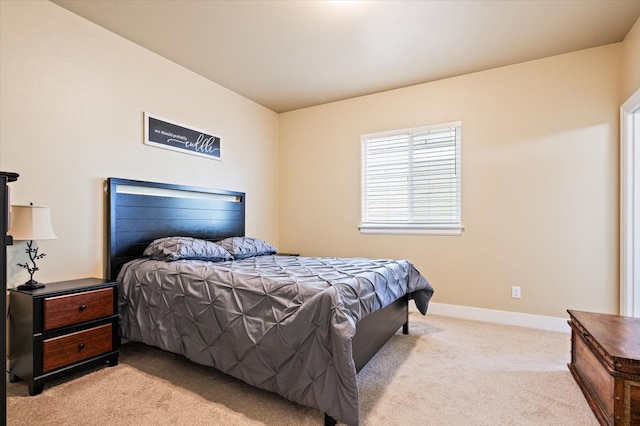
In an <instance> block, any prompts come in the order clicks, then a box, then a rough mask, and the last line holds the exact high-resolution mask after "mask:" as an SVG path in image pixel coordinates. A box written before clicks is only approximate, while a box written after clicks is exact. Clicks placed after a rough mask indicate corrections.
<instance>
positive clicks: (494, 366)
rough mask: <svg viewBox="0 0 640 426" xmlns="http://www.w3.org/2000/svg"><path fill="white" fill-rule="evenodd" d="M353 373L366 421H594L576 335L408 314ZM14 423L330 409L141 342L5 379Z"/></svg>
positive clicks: (242, 417) (190, 418)
mask: <svg viewBox="0 0 640 426" xmlns="http://www.w3.org/2000/svg"><path fill="white" fill-rule="evenodd" d="M410 324H411V330H410V331H411V334H410V335H409V336H403V335H401V334H397V335H396V336H394V337H393V338H392V339H391V340H390V341H389V343H387V345H385V347H384V348H382V350H381V351H380V352H379V353H378V354H377V355H376V356H375V357H374V358H373V359H372V360H371V361H370V362H369V364H368V365H367V366H366V367H365V368H364V369H363V370H362V371H361V372H360V374H359V375H358V384H359V387H360V423H361V425H365V426H369V425H372V426H373V425H403V426H404V425H456V426H457V425H491V426H495V425H554V426H556V425H580V426H589V425H594V426H597V425H598V422H597V421H596V419H595V417H594V415H593V414H592V413H591V410H590V409H589V406H588V405H587V403H586V401H585V399H584V397H583V395H582V393H581V392H580V389H579V388H578V386H577V385H576V383H575V382H574V380H573V378H572V376H571V374H570V373H569V371H568V369H567V366H566V364H567V362H568V361H569V359H570V341H569V340H570V336H569V335H568V334H564V333H556V332H549V331H541V330H532V329H527V328H519V327H510V326H503V325H496V324H489V323H481V322H474V321H466V320H460V319H454V318H448V317H442V316H434V315H427V316H426V317H423V316H421V315H420V314H416V313H413V312H412V313H411V317H410ZM7 393H8V400H7V417H8V424H9V425H81V424H91V425H269V426H284V425H322V424H323V415H322V413H320V412H319V411H317V410H314V409H311V408H306V407H301V406H299V405H296V404H293V403H291V402H288V401H286V400H284V399H282V398H281V397H279V396H277V395H274V394H271V393H267V392H263V391H259V390H256V389H254V388H252V387H250V386H247V385H245V384H243V383H242V382H239V381H238V380H235V379H233V378H231V377H229V376H226V375H224V374H221V373H219V372H217V371H215V370H214V369H212V368H207V367H202V366H198V365H196V364H193V363H191V362H189V361H188V360H186V359H185V358H182V357H179V356H176V355H172V354H169V353H166V352H162V351H160V350H157V349H153V348H149V347H146V346H142V345H139V344H131V343H130V344H127V345H124V346H123V347H122V348H121V355H120V364H119V365H118V366H117V367H112V368H108V367H104V368H100V369H97V370H93V371H91V372H89V373H88V374H79V375H76V376H74V377H71V378H67V379H64V380H60V381H58V382H55V383H52V384H46V385H45V388H44V392H43V393H42V394H41V395H38V396H34V397H29V396H28V392H27V387H26V385H25V384H24V383H22V382H18V383H10V384H8V389H7Z"/></svg>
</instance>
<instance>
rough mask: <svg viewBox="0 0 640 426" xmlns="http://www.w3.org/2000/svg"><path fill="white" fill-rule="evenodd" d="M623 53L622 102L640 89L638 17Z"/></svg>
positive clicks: (625, 40) (639, 32) (639, 28)
mask: <svg viewBox="0 0 640 426" xmlns="http://www.w3.org/2000/svg"><path fill="white" fill-rule="evenodd" d="M622 44H623V46H624V54H623V82H624V87H623V92H622V102H621V103H624V101H625V100H627V99H629V98H630V97H631V95H633V94H634V93H635V92H636V91H637V90H640V19H638V20H637V21H636V23H635V25H634V26H633V28H631V31H629V33H628V34H627V36H626V37H625V39H624V42H623V43H622Z"/></svg>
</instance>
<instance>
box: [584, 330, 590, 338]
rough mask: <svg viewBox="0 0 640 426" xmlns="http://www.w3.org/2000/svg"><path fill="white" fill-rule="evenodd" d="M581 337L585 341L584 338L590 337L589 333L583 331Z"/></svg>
mask: <svg viewBox="0 0 640 426" xmlns="http://www.w3.org/2000/svg"><path fill="white" fill-rule="evenodd" d="M582 337H584V338H585V339H586V338H588V337H591V336H589V333H587V332H586V331H585V332H583V333H582Z"/></svg>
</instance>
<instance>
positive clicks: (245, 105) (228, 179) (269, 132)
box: [0, 0, 279, 285]
mask: <svg viewBox="0 0 640 426" xmlns="http://www.w3.org/2000/svg"><path fill="white" fill-rule="evenodd" d="M0 19H1V21H0V22H1V33H0V43H1V44H0V48H1V56H0V78H1V80H0V85H1V88H2V90H1V91H0V120H1V126H0V170H5V171H14V172H18V173H20V175H21V176H20V179H19V180H18V182H16V183H14V184H12V185H11V186H12V202H13V203H14V204H23V203H29V202H31V201H32V202H34V203H35V204H42V205H50V206H51V208H52V217H53V226H54V229H55V231H56V233H57V235H58V237H59V238H58V239H57V240H51V241H42V242H41V243H40V246H41V247H42V250H43V251H44V252H45V253H47V257H46V258H44V259H43V260H41V261H40V266H41V270H40V271H38V272H37V275H36V278H37V279H40V280H42V281H55V280H64V279H70V278H79V277H83V276H103V275H104V268H105V264H104V253H105V244H106V243H105V239H104V221H105V212H104V209H105V203H104V196H103V191H102V182H103V180H104V179H105V178H106V177H110V176H113V177H122V178H131V179H140V180H151V181H159V182H171V183H179V184H187V185H197V186H206V187H213V188H224V189H230V190H237V191H244V192H246V193H247V234H248V235H253V236H258V237H261V238H264V239H267V240H268V241H270V242H273V243H274V244H276V245H277V244H278V167H277V165H278V125H279V124H278V116H277V114H276V113H274V112H272V111H269V110H267V109H265V108H263V107H261V106H259V105H257V104H255V103H253V102H251V101H249V100H247V99H246V98H243V97H241V96H239V95H237V94H235V93H233V92H231V91H229V90H227V89H225V88H223V87H221V86H219V85H217V84H215V83H212V82H210V81H208V80H205V79H204V78H202V77H200V76H198V75H196V74H194V73H192V72H190V71H188V70H186V69H184V68H182V67H180V66H178V65H176V64H174V63H172V62H170V61H168V60H166V59H163V58H161V57H159V56H158V55H156V54H154V53H151V52H150V51H147V50H145V49H143V48H141V47H139V46H137V45H135V44H133V43H131V42H129V41H126V40H124V39H122V38H120V37H118V36H116V35H114V34H113V33H110V32H108V31H106V30H104V29H103V28H101V27H98V26H96V25H94V24H92V23H90V22H88V21H86V20H84V19H82V18H80V17H78V16H76V15H74V14H72V13H70V12H68V11H67V10H65V9H62V8H60V7H59V6H57V5H55V4H53V3H50V2H46V1H28V2H20V1H18V2H14V1H4V0H3V1H2V2H0ZM144 111H148V112H151V113H154V114H157V115H159V116H162V117H165V118H168V119H171V120H174V121H177V122H180V123H184V124H186V125H191V126H193V127H196V128H201V129H204V130H207V131H210V132H212V133H214V134H217V135H220V136H221V137H222V157H223V160H222V161H221V162H219V161H215V160H210V159H206V158H201V157H197V156H193V155H187V154H182V153H177V152H173V151H169V150H165V149H160V148H155V147H150V146H146V145H144V144H143V143H142V131H143V126H142V113H143V112H144ZM23 249H24V243H20V244H19V245H17V246H15V247H13V248H11V250H9V253H8V257H9V267H10V273H11V274H10V277H9V284H10V285H15V284H19V283H21V282H23V281H24V280H25V278H26V271H24V270H22V269H20V268H17V267H15V263H16V262H17V261H24V256H25V255H24V253H23Z"/></svg>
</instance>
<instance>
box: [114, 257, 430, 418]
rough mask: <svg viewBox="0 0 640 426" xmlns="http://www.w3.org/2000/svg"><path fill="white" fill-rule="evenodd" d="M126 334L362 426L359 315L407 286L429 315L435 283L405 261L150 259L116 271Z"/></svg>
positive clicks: (392, 298) (390, 299) (383, 303)
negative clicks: (355, 347) (356, 345)
mask: <svg viewBox="0 0 640 426" xmlns="http://www.w3.org/2000/svg"><path fill="white" fill-rule="evenodd" d="M118 281H120V282H121V283H122V285H121V291H120V315H121V322H120V325H121V333H122V337H124V338H127V339H130V340H134V341H138V342H142V343H145V344H148V345H151V346H156V347H159V348H161V349H164V350H167V351H170V352H174V353H177V354H181V355H184V356H186V357H187V358H189V359H190V360H192V361H194V362H197V363H199V364H203V365H208V366H212V367H215V368H217V369H219V370H221V371H223V372H225V373H227V374H229V375H232V376H234V377H237V378H239V379H241V380H243V381H244V382H246V383H248V384H250V385H253V386H256V387H258V388H261V389H264V390H267V391H271V392H275V393H277V394H279V395H281V396H283V397H285V398H287V399H289V400H291V401H294V402H297V403H299V404H302V405H306V406H310V407H314V408H317V409H319V410H321V411H322V412H325V413H327V414H328V415H330V416H331V417H333V418H334V419H336V420H339V421H342V422H344V423H346V424H349V425H357V424H358V388H357V382H356V369H355V364H354V361H353V358H352V355H351V339H352V337H353V336H354V334H355V330H356V328H355V327H356V323H357V322H358V321H359V320H360V319H361V318H363V317H365V316H366V315H368V314H369V313H371V312H373V311H374V310H377V309H380V308H382V307H384V306H387V305H389V304H390V303H392V302H393V301H395V300H396V299H398V298H399V297H401V296H403V295H404V294H409V296H410V298H413V299H414V300H415V303H416V306H417V307H418V309H419V310H420V311H421V312H422V313H423V314H424V313H426V310H427V307H428V303H429V299H430V298H431V295H432V294H433V289H432V288H431V286H430V285H429V283H428V282H427V280H426V279H425V278H424V277H423V276H422V275H420V273H419V272H418V271H417V270H416V268H415V267H414V266H413V265H412V264H411V263H410V262H409V261H407V260H372V259H363V258H313V257H295V256H277V255H266V256H258V257H252V258H248V259H242V260H234V261H224V262H217V263H214V262H207V261H200V260H177V261H173V262H165V261H158V260H152V259H148V258H142V259H136V260H134V261H131V262H129V263H127V264H126V265H125V266H124V267H123V269H122V271H121V272H120V274H119V277H118Z"/></svg>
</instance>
